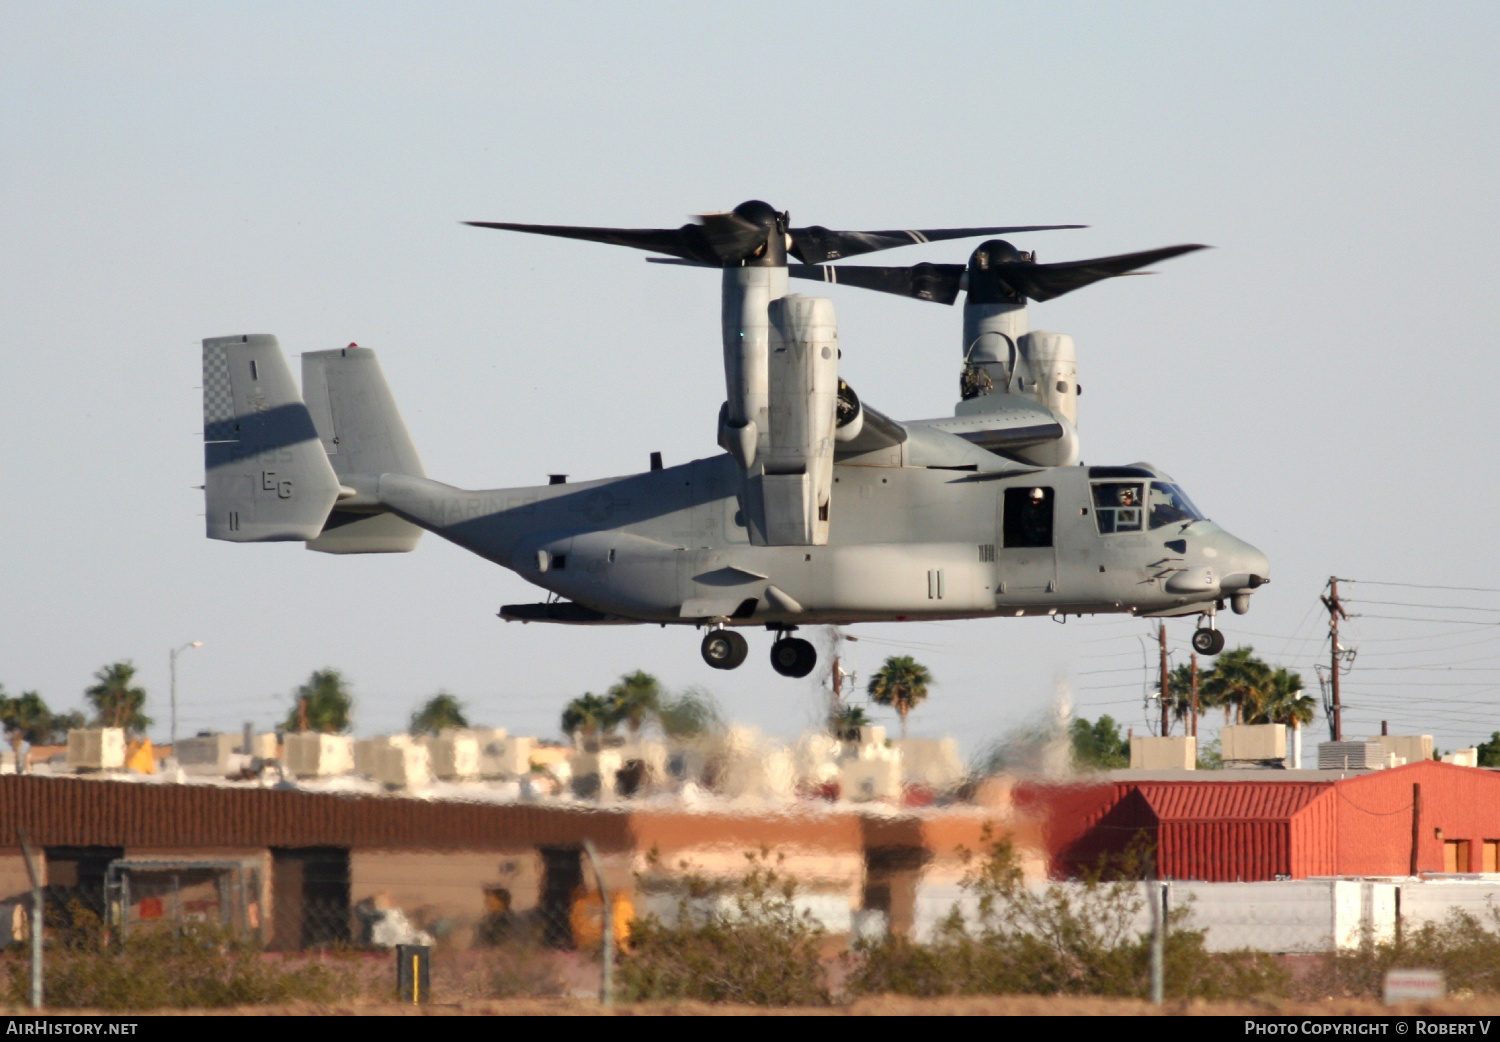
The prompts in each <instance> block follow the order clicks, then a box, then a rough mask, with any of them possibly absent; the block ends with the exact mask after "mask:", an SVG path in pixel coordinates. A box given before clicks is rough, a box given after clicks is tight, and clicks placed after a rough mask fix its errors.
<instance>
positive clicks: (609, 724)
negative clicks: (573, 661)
mask: <svg viewBox="0 0 1500 1042" xmlns="http://www.w3.org/2000/svg"><path fill="white" fill-rule="evenodd" d="M615 723H616V719H615V715H614V709H613V707H612V706H611V705H610V702H609V699H607V698H600V697H599V696H598V695H596V694H593V693H592V692H589V691H585V692H584V693H583V694H582V695H579V696H578V697H577V698H575V699H573V701H571V702H569V703H568V704H567V706H566V707H565V708H564V709H563V712H562V729H563V733H564V734H566V735H569V736H573V735H578V734H582V735H583V736H584V737H585V738H593V737H596V736H597V735H599V734H601V733H602V734H609V733H611V732H612V731H614V729H615Z"/></svg>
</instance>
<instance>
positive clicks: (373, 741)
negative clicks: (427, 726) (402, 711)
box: [354, 734, 413, 778]
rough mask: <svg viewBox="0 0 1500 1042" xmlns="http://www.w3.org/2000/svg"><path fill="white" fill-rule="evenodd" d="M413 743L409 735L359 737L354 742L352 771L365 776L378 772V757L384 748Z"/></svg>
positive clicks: (372, 775)
mask: <svg viewBox="0 0 1500 1042" xmlns="http://www.w3.org/2000/svg"><path fill="white" fill-rule="evenodd" d="M411 744H413V740H412V737H411V735H407V734H382V735H377V736H376V737H374V738H360V739H358V740H356V741H355V743H354V773H355V774H362V775H364V776H365V777H366V778H374V777H377V776H379V774H380V757H381V755H382V754H383V753H384V751H385V750H386V749H391V748H396V747H400V748H405V747H406V746H408V745H411Z"/></svg>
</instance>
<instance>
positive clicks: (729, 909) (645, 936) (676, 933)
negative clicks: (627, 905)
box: [619, 851, 831, 1006]
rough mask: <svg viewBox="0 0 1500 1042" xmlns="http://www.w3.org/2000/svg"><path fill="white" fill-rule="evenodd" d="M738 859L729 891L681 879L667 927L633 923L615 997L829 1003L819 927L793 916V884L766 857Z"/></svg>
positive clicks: (765, 1003) (653, 921)
mask: <svg viewBox="0 0 1500 1042" xmlns="http://www.w3.org/2000/svg"><path fill="white" fill-rule="evenodd" d="M746 857H747V858H748V859H749V863H750V864H749V868H748V870H747V872H746V874H745V876H744V878H743V879H741V880H740V881H739V883H738V885H736V886H732V887H726V886H722V885H716V884H714V883H712V882H709V881H707V880H704V879H702V878H701V877H697V876H689V877H687V878H686V879H684V880H683V881H682V894H681V897H680V898H679V901H678V905H677V915H676V921H675V922H674V923H670V924H668V923H664V922H662V921H661V920H659V919H656V918H655V917H651V916H648V917H646V918H644V919H638V920H636V921H635V923H634V924H633V925H632V926H631V930H630V946H629V949H628V951H627V952H626V953H625V956H624V958H623V959H622V960H621V964H620V987H619V993H620V996H621V997H622V998H625V999H629V1000H634V1001H641V1000H646V999H696V1000H699V1001H702V1002H737V1003H745V1004H748V1005H756V1006H815V1005H827V1004H828V1003H829V1002H830V1001H831V1000H830V998H829V994H828V988H827V985H826V983H825V979H824V965H823V961H822V958H821V948H822V943H823V939H824V931H823V928H822V926H821V925H819V924H818V923H817V922H815V921H814V920H812V919H811V918H810V917H808V916H807V915H805V914H799V913H798V912H797V909H796V907H795V904H794V902H793V899H794V897H795V896H796V884H795V882H794V881H793V880H792V879H790V878H788V877H786V876H784V875H782V874H781V872H780V871H778V869H777V868H776V867H774V866H773V865H772V864H771V859H770V855H769V853H768V852H767V851H761V852H760V853H759V854H748V855H746ZM777 863H778V864H779V863H780V862H779V859H778V862H777Z"/></svg>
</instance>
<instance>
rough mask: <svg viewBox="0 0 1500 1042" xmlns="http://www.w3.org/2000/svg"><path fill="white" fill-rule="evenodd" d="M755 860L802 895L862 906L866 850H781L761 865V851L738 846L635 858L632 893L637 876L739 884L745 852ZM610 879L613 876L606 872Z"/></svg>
mask: <svg viewBox="0 0 1500 1042" xmlns="http://www.w3.org/2000/svg"><path fill="white" fill-rule="evenodd" d="M747 852H749V853H754V854H755V855H757V859H756V861H755V864H757V865H762V864H763V865H765V866H766V867H768V868H771V869H773V870H774V871H775V872H776V873H777V874H778V875H782V876H786V877H789V878H791V879H794V880H796V882H797V887H798V889H799V890H804V891H808V892H815V893H823V894H826V893H844V894H847V895H848V896H849V898H850V900H852V901H854V902H856V904H855V906H854V907H858V906H859V905H858V902H859V901H860V899H861V894H862V892H863V890H864V875H865V857H864V851H863V850H858V849H853V850H847V851H835V850H827V849H819V848H817V847H813V848H808V847H781V848H778V849H775V850H772V851H770V853H769V855H768V856H766V857H765V859H764V860H763V861H762V860H761V859H760V858H759V854H760V851H759V850H758V849H752V850H750V851H747V849H746V848H745V847H743V846H741V845H739V844H722V845H717V844H716V845H711V846H707V845H706V846H701V847H687V848H679V849H677V850H674V851H673V852H672V854H671V855H670V856H661V855H657V856H656V857H653V856H652V855H651V854H650V853H647V852H638V853H636V854H635V855H634V859H633V860H634V866H633V869H634V870H633V872H632V873H631V876H632V878H631V879H630V880H629V886H630V888H631V889H634V887H635V882H636V881H635V878H634V877H635V875H636V874H637V873H638V874H639V875H640V876H641V877H642V878H643V879H645V880H650V879H653V878H655V879H659V880H667V879H680V878H682V877H684V876H690V875H699V876H704V877H706V878H708V879H713V880H730V881H734V880H739V879H743V878H744V877H745V874H746V873H747V872H748V871H750V869H751V865H752V863H751V861H750V860H749V859H748V858H747V857H746V853H747ZM605 874H606V878H608V876H609V874H610V873H609V871H608V870H607V869H606V873H605Z"/></svg>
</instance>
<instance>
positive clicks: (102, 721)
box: [84, 661, 151, 734]
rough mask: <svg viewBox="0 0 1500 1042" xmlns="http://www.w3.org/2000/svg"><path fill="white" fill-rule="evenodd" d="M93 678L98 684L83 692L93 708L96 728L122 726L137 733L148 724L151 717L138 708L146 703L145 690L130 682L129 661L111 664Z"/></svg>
mask: <svg viewBox="0 0 1500 1042" xmlns="http://www.w3.org/2000/svg"><path fill="white" fill-rule="evenodd" d="M94 679H95V680H97V681H98V683H97V684H94V685H93V686H92V687H90V688H88V689H87V690H86V691H84V696H85V697H86V698H88V700H89V703H90V704H91V705H92V706H93V707H94V726H95V727H123V728H124V729H125V730H127V731H129V732H131V733H132V734H140V733H142V732H143V731H145V730H146V728H148V727H150V726H151V718H150V717H149V716H147V715H146V714H145V713H143V712H142V711H141V710H142V709H143V708H144V707H145V705H146V689H145V688H143V687H137V686H135V684H134V683H133V681H134V680H135V666H134V665H133V664H132V663H130V662H128V661H126V662H114V663H111V664H110V665H108V666H105V667H103V668H102V669H100V670H99V672H97V673H95V674H94Z"/></svg>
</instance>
